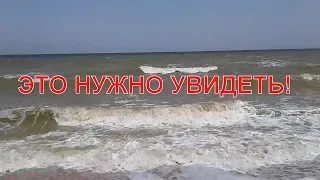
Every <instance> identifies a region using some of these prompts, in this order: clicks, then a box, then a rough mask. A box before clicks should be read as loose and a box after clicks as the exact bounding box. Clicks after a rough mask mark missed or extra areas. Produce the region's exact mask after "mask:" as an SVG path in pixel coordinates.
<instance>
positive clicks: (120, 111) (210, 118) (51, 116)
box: [0, 101, 320, 137]
mask: <svg viewBox="0 0 320 180" xmlns="http://www.w3.org/2000/svg"><path fill="white" fill-rule="evenodd" d="M314 114H320V109H309V110H295V111H293V110H290V111H289V110H276V109H272V108H255V107H253V106H250V105H248V104H247V103H245V102H242V101H230V102H220V103H218V102H212V103H205V104H186V105H181V106H177V107H166V106H164V107H152V108H140V109H134V108H107V107H100V108H86V107H64V108H61V107H51V108H49V107H48V108H44V107H43V108H27V109H11V110H2V111H0V134H1V135H2V136H3V137H10V136H14V137H15V136H17V135H18V136H28V135H32V134H38V133H46V132H49V131H53V130H55V129H56V127H57V125H58V124H59V125H62V126H83V125H95V126H106V127H111V128H135V127H161V126H167V125H169V126H171V125H173V126H175V125H179V126H183V125H184V126H203V125H212V126H230V125H234V124H245V123H253V122H254V121H251V119H252V120H254V119H256V118H257V116H268V117H270V118H272V117H280V116H285V117H289V116H304V115H314ZM250 117H251V118H250ZM259 123H260V124H263V123H275V124H276V123H278V122H275V121H271V122H268V121H266V122H259Z"/></svg>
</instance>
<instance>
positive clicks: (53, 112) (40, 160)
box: [0, 101, 320, 173]
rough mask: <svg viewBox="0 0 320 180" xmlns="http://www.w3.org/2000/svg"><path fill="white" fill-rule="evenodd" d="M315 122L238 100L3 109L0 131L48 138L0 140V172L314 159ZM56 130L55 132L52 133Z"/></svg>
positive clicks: (308, 115) (309, 114)
mask: <svg viewBox="0 0 320 180" xmlns="http://www.w3.org/2000/svg"><path fill="white" fill-rule="evenodd" d="M319 117H320V109H319V108H318V109H317V108H314V109H312V108H310V109H297V110H292V109H291V110H285V109H282V110H281V109H275V108H266V107H263V108H262V107H260V108H258V107H254V106H251V105H250V104H249V103H248V102H242V101H228V102H211V103H205V104H186V105H181V106H176V107H154V108H148V109H127V108H121V109H111V108H91V109H89V108H84V107H67V108H61V107H60V108H59V107H44V108H33V107H30V108H27V109H12V110H3V111H1V112H0V122H1V125H2V127H4V125H5V124H6V125H7V126H6V130H10V129H12V128H13V125H15V127H19V128H16V129H15V130H17V131H18V132H19V133H21V132H20V131H23V130H24V129H26V128H20V127H30V128H33V127H38V128H42V127H45V126H44V125H46V126H47V127H49V128H44V130H47V131H49V132H48V133H46V134H43V133H34V135H32V134H29V136H28V137H26V138H23V139H21V140H18V141H16V140H12V141H2V142H0V147H1V148H0V154H6V156H4V157H2V159H1V158H0V164H1V165H0V172H5V171H6V170H10V171H15V170H18V169H23V168H33V167H46V166H51V165H56V166H60V167H64V168H74V169H90V170H94V171H97V172H110V171H119V170H125V171H146V170H150V169H152V168H156V167H159V166H162V165H177V163H178V164H183V165H187V164H203V165H210V166H214V167H218V168H221V169H225V170H235V171H238V172H243V173H245V172H247V171H248V170H250V169H254V168H258V167H261V166H267V165H272V164H283V163H288V162H294V161H297V160H301V159H312V158H314V157H315V156H317V155H319V152H320V149H319V147H320V146H319V143H320V139H316V138H314V139H310V137H317V136H312V133H318V132H317V131H316V129H317V128H318V127H320V123H319V122H317V121H316V119H318V118H319ZM11 121H12V122H11ZM299 121H301V122H299ZM306 121H308V123H304V122H306ZM317 123H318V124H317ZM22 124H25V125H26V126H21V125H22ZM50 124H51V125H50ZM56 124H58V125H59V126H60V127H61V129H59V131H55V130H53V128H52V127H56V126H57V125H56ZM293 124H294V127H290V128H288V126H289V125H293ZM48 125H50V126H48ZM92 125H93V126H92ZM67 127H69V128H67ZM308 127H309V128H310V127H315V128H314V130H310V129H308ZM50 128H52V129H50ZM63 128H66V129H65V130H63ZM301 128H306V129H303V131H306V132H305V133H304V134H299V133H300V132H301V131H300V129H301ZM29 130H34V129H29ZM29 132H30V131H29ZM292 133H294V134H292ZM25 135H27V134H25ZM1 137H2V136H1ZM17 147H19V148H17ZM22 147H23V148H22ZM15 157H21V158H15Z"/></svg>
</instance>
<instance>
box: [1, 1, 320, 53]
mask: <svg viewBox="0 0 320 180" xmlns="http://www.w3.org/2000/svg"><path fill="white" fill-rule="evenodd" d="M319 7H320V1H319V0H159V1H156V0H153V1H150V0H92V1H88V0H53V1H43V0H28V1H23V0H1V1H0V54H47V53H49V54H52V53H53V54H55V53H121V52H167V51H169V52H172V51H219V50H247V49H250V50H252V49H295V48H320V23H319V17H320V11H319Z"/></svg>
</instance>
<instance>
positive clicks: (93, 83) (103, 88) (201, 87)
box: [18, 75, 291, 97]
mask: <svg viewBox="0 0 320 180" xmlns="http://www.w3.org/2000/svg"><path fill="white" fill-rule="evenodd" d="M170 80H171V82H172V85H173V87H174V88H173V89H172V91H171V92H172V94H178V93H180V92H181V91H185V92H186V93H187V94H190V95H196V94H200V93H203V94H210V93H212V94H216V95H219V96H224V95H232V96H233V97H237V96H238V95H251V94H253V89H254V88H255V89H256V90H257V94H260V95H261V94H263V93H268V94H272V95H279V94H282V93H285V94H290V80H291V78H290V76H286V78H285V83H280V82H276V81H275V80H274V77H273V76H271V75H239V76H235V75H224V76H196V75H187V76H179V77H176V76H174V75H171V76H170ZM18 81H19V82H20V83H22V85H21V86H20V87H18V90H19V92H20V93H21V94H25V95H27V94H30V93H32V92H33V91H34V89H35V84H36V83H38V84H39V89H38V92H39V94H44V92H45V82H46V81H48V82H49V83H48V84H49V85H48V87H47V88H48V89H49V90H50V91H51V92H52V93H53V94H57V95H60V94H63V93H65V92H66V90H67V88H68V81H67V79H66V78H65V77H63V76H61V75H55V76H52V77H49V76H48V75H36V76H34V77H31V76H29V75H23V76H20V78H19V79H18ZM57 82H59V83H60V84H61V85H60V86H59V87H58V86H57V85H56V83H57ZM70 82H72V83H73V85H74V87H75V88H74V93H75V94H80V93H85V94H100V93H104V94H112V93H114V94H120V93H123V94H133V93H134V88H135V89H138V90H136V91H135V92H136V93H139V94H144V93H150V94H154V95H157V94H160V93H161V92H162V90H163V89H164V80H163V78H162V77H160V76H158V75H151V76H147V77H146V76H139V77H138V80H134V77H133V76H131V75H129V76H108V75H104V76H100V77H97V76H95V75H87V76H82V77H81V76H79V75H77V76H75V77H74V81H69V83H70ZM151 83H153V84H155V85H154V86H155V87H152V85H151ZM253 84H255V85H254V86H253ZM266 86H267V87H266ZM264 88H265V89H266V88H267V90H265V91H266V92H264V91H263V89H264Z"/></svg>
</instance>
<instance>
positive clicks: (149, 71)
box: [140, 66, 218, 74]
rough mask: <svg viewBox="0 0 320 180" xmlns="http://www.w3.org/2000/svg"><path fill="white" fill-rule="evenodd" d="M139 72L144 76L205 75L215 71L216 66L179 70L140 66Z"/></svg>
mask: <svg viewBox="0 0 320 180" xmlns="http://www.w3.org/2000/svg"><path fill="white" fill-rule="evenodd" d="M140 69H141V71H143V72H144V73H146V74H171V73H175V72H183V73H190V74H192V73H206V72H209V71H214V70H217V69H218V67H217V66H208V67H190V68H179V67H166V68H161V67H152V66H140Z"/></svg>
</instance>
